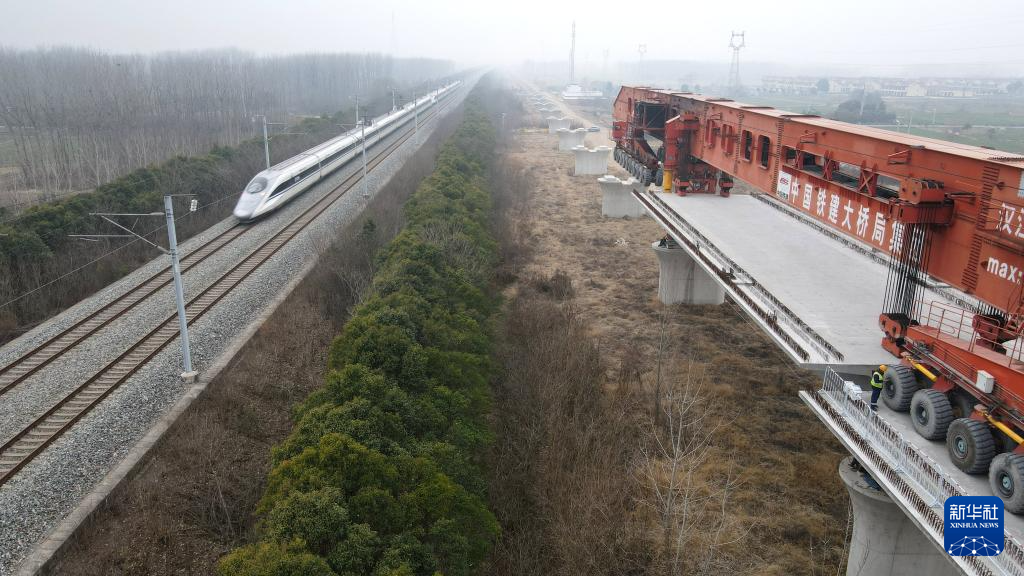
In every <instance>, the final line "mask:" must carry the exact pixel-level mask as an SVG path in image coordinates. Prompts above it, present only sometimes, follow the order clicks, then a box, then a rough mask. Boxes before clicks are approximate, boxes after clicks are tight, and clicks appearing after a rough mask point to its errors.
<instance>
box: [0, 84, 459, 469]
mask: <svg viewBox="0 0 1024 576" xmlns="http://www.w3.org/2000/svg"><path fill="white" fill-rule="evenodd" d="M449 96H450V95H449ZM447 99H448V98H445V100H447ZM437 104H438V107H437V108H435V109H434V110H433V111H432V113H430V114H428V115H425V116H426V117H425V118H421V119H420V124H423V123H424V122H429V121H430V120H432V119H433V118H434V117H436V116H437V115H438V114H439V113H440V112H441V110H442V109H443V107H444V105H445V104H446V102H445V101H444V100H441V101H438V103H437ZM415 134H416V132H415V128H414V127H411V128H409V129H408V130H406V132H405V133H404V134H402V135H401V136H400V137H399V138H398V139H397V140H396V141H395V142H394V143H392V144H390V145H389V146H388V147H387V148H385V149H384V150H383V151H381V152H380V153H379V154H378V155H377V156H375V157H374V159H373V161H372V162H371V164H372V166H371V167H372V168H375V167H376V166H378V165H379V164H380V163H382V162H384V161H385V160H386V159H387V158H389V157H390V156H391V155H392V154H393V153H394V152H395V151H397V150H398V149H399V148H400V147H401V146H402V144H404V143H405V142H407V141H408V140H409V139H411V138H412V137H413V136H414V135H415ZM361 180H362V172H361V171H355V172H354V173H353V174H351V175H349V176H348V177H347V178H346V179H345V180H344V181H342V183H341V184H339V185H338V186H337V187H335V188H334V189H332V190H331V191H330V192H328V193H327V194H325V195H324V196H323V197H321V198H320V199H319V200H317V201H316V202H315V203H314V204H312V205H311V206H309V207H308V208H306V209H305V210H303V211H302V213H300V214H299V215H297V216H296V217H295V218H293V219H292V221H291V222H290V223H288V224H287V225H286V226H284V227H283V228H282V229H280V230H279V231H277V232H276V233H274V234H273V235H272V236H271V237H270V238H269V239H267V240H266V241H265V242H263V244H261V245H260V246H259V247H258V248H256V249H255V250H254V251H252V252H251V253H250V254H249V255H248V256H246V257H245V258H243V259H242V260H241V261H240V262H238V263H237V264H235V265H234V266H233V267H231V268H230V269H229V270H228V271H227V272H225V273H224V274H223V275H221V276H220V278H218V279H217V280H216V281H215V282H213V283H212V284H211V285H209V286H208V287H207V288H206V289H205V290H203V291H202V292H201V293H200V294H198V295H197V296H195V297H193V298H192V299H190V300H189V301H188V303H187V304H186V306H185V311H186V316H187V318H188V322H189V324H191V323H193V322H195V321H196V320H197V319H199V318H201V317H202V316H203V315H204V314H206V313H207V312H208V311H210V310H211V309H212V308H213V307H214V306H215V305H216V304H217V303H219V302H220V301H221V300H222V299H223V298H224V297H225V296H227V295H228V294H230V293H231V292H232V291H233V290H234V289H235V288H236V287H237V286H238V285H239V284H241V283H242V281H244V280H245V279H246V278H248V277H249V276H251V275H252V274H253V273H254V272H255V271H256V270H258V269H259V268H260V267H261V266H262V265H263V264H264V263H266V262H267V261H268V260H269V259H270V258H272V257H273V256H274V255H275V254H277V252H278V251H279V250H280V249H281V248H282V247H284V246H285V245H287V244H288V243H289V242H290V241H291V240H292V239H294V238H295V236H296V235H298V234H299V233H300V232H302V231H303V230H305V229H306V227H308V226H309V224H311V223H312V222H313V221H315V220H316V218H317V217H318V216H320V215H321V214H322V213H323V212H324V211H325V210H327V208H329V207H330V206H332V205H333V204H334V203H335V202H336V201H337V200H339V199H340V198H342V197H343V196H344V195H345V194H347V193H348V192H349V191H350V190H352V189H353V188H355V186H356V185H357V184H358V183H360V181H361ZM177 335H178V326H177V315H176V314H171V315H170V316H168V317H167V318H166V319H165V320H164V321H163V322H161V324H160V325H158V326H157V327H156V328H154V329H153V330H151V331H150V332H149V333H147V334H146V335H145V336H143V337H142V338H141V339H140V340H138V341H137V342H136V343H135V344H133V345H132V346H131V347H129V348H128V349H127V350H126V351H125V352H123V353H122V354H121V355H120V356H118V357H117V358H116V359H114V360H113V361H111V362H110V363H108V364H107V365H106V366H104V367H103V368H101V369H100V370H99V372H97V373H96V374H94V375H93V376H92V377H91V378H89V379H88V380H87V381H86V382H85V383H83V384H81V385H80V386H78V387H77V388H75V390H73V391H72V392H71V393H69V394H68V395H66V396H65V397H64V398H63V399H62V400H60V401H59V402H57V403H56V404H55V405H54V406H53V407H52V408H50V409H49V410H47V411H46V412H45V413H43V414H42V415H41V416H39V417H38V418H36V419H35V420H34V421H33V422H32V423H31V424H29V425H28V426H26V427H25V428H24V429H22V431H21V432H19V433H18V434H16V435H15V436H13V437H12V438H11V439H10V440H8V441H7V442H6V443H4V445H3V446H0V485H3V484H5V483H6V482H7V481H8V480H10V479H11V478H12V477H13V476H14V475H15V474H16V473H17V472H18V471H19V470H21V468H23V467H24V466H25V465H27V464H28V463H29V462H31V461H32V460H33V459H34V458H35V457H36V456H38V455H39V454H41V453H42V452H43V450H45V449H46V447H47V446H49V445H50V444H51V443H53V442H54V441H55V440H56V439H57V438H59V437H60V436H61V435H63V434H64V432H66V431H67V430H69V429H70V428H71V427H72V426H73V425H74V424H75V423H76V422H78V421H79V420H80V419H81V418H82V417H83V416H85V415H86V414H88V413H89V412H90V411H91V410H92V409H93V408H95V407H96V406H97V405H99V404H100V402H102V401H103V399H104V398H106V397H107V396H109V395H110V394H111V393H112V392H113V391H114V390H116V389H117V388H118V387H119V386H120V385H121V384H123V383H124V382H126V381H127V380H128V379H129V378H130V377H131V376H132V375H133V374H135V373H136V372H137V371H138V370H139V369H140V368H142V366H144V365H145V364H146V363H147V362H149V360H151V359H152V358H153V357H154V356H156V355H157V353H159V352H160V351H161V350H162V349H163V348H164V347H165V346H167V345H168V344H170V343H171V342H173V341H176V340H177Z"/></svg>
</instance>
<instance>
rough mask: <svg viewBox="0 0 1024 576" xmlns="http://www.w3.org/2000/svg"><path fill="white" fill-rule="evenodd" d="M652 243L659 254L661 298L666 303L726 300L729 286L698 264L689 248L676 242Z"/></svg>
mask: <svg viewBox="0 0 1024 576" xmlns="http://www.w3.org/2000/svg"><path fill="white" fill-rule="evenodd" d="M670 244H672V245H671V246H661V243H660V242H654V243H653V244H651V248H654V253H655V254H657V255H658V264H659V266H660V273H659V274H658V299H659V300H661V302H662V304H722V303H724V302H725V288H723V287H722V285H721V284H719V282H718V279H717V278H714V277H712V276H711V275H710V274H708V273H707V272H705V271H704V269H703V268H701V267H700V265H699V264H697V261H696V260H694V259H693V258H692V257H691V256H690V255H689V254H687V253H686V250H684V249H682V248H680V247H679V246H676V245H675V243H674V242H672V243H670Z"/></svg>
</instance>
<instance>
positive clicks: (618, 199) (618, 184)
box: [597, 175, 647, 218]
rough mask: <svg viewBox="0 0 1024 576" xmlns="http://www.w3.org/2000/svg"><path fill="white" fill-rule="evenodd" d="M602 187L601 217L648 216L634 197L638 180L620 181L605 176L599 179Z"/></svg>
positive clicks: (598, 181)
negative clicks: (634, 186)
mask: <svg viewBox="0 0 1024 576" xmlns="http://www.w3.org/2000/svg"><path fill="white" fill-rule="evenodd" d="M597 183H598V184H600V185H601V215H602V216H607V217H608V218H627V217H628V218H641V217H643V216H646V215H647V211H646V210H644V207H643V205H642V204H640V203H639V202H637V200H636V198H634V197H633V185H634V184H635V183H636V180H634V179H633V178H628V179H626V180H619V179H618V178H616V177H615V176H611V175H605V176H602V177H600V178H598V179H597Z"/></svg>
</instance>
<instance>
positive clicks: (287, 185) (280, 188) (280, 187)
mask: <svg viewBox="0 0 1024 576" xmlns="http://www.w3.org/2000/svg"><path fill="white" fill-rule="evenodd" d="M294 183H295V181H294V180H288V181H285V182H282V183H281V184H279V185H278V187H277V188H274V191H273V192H272V193H271V194H270V197H271V198H273V197H274V196H277V195H278V194H282V193H284V192H285V191H286V190H288V189H289V188H291V187H292V184H294Z"/></svg>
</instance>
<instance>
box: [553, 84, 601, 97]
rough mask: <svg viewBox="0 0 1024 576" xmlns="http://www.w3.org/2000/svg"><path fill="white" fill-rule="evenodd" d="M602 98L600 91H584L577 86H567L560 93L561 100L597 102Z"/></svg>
mask: <svg viewBox="0 0 1024 576" xmlns="http://www.w3.org/2000/svg"><path fill="white" fill-rule="evenodd" d="M602 96H604V94H602V93H601V91H600V90H584V89H583V87H582V86H580V85H579V84H569V85H568V86H566V88H565V90H563V91H562V100H597V99H599V98H601V97H602Z"/></svg>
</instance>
